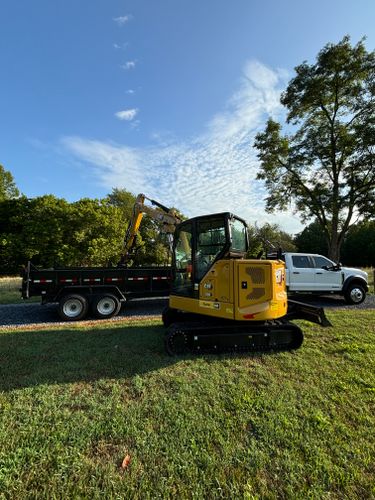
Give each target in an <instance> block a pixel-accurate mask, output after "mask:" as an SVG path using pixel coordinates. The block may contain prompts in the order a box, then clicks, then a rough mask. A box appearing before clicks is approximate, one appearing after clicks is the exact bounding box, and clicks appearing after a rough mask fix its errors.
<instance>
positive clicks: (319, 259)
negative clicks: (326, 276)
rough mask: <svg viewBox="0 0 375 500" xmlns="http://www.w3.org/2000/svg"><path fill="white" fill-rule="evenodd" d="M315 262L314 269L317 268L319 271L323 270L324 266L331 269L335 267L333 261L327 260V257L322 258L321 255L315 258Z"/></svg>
mask: <svg viewBox="0 0 375 500" xmlns="http://www.w3.org/2000/svg"><path fill="white" fill-rule="evenodd" d="M313 261H314V264H315V266H314V267H317V268H319V269H321V268H322V267H323V266H328V267H331V266H334V265H335V264H334V263H333V262H332V261H331V260H329V259H327V258H326V257H322V256H320V255H318V256H315V257H313Z"/></svg>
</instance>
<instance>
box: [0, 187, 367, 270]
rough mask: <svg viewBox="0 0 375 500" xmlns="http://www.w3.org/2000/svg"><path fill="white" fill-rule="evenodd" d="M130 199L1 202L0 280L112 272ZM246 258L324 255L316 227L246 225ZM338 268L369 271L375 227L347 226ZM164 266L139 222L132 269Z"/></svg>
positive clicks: (163, 252)
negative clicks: (28, 268) (276, 251)
mask: <svg viewBox="0 0 375 500" xmlns="http://www.w3.org/2000/svg"><path fill="white" fill-rule="evenodd" d="M134 202H135V196H134V195H133V194H131V193H129V192H127V191H126V190H123V189H114V190H113V191H112V192H111V193H110V194H109V195H108V196H106V197H105V198H102V199H89V198H83V199H81V200H79V201H76V202H72V203H69V202H68V201H66V200H65V199H62V198H57V197H55V196H53V195H45V196H39V197H36V198H31V199H30V198H27V197H26V196H18V197H17V198H6V199H2V200H1V201H0V274H3V275H4V274H7V275H10V274H18V273H19V271H20V269H21V267H22V266H24V265H25V264H26V263H27V262H28V261H29V260H30V261H31V262H32V263H33V264H34V265H36V266H40V267H45V268H49V267H65V266H111V265H114V266H116V265H117V263H118V262H119V261H120V258H121V255H122V246H123V239H124V235H125V232H126V228H127V225H128V222H129V220H130V217H131V213H132V209H133V205H134ZM249 234H250V250H249V257H256V256H259V255H260V254H261V253H262V251H263V256H264V255H265V249H266V248H268V249H271V247H270V246H269V245H270V244H273V245H274V247H276V248H278V247H281V248H282V249H283V250H284V251H302V252H311V253H321V254H323V255H327V253H328V249H327V243H326V240H325V238H324V235H323V234H322V232H321V230H320V226H319V224H318V223H317V222H314V223H312V224H310V225H309V226H307V227H306V228H305V229H304V230H303V231H302V232H301V233H299V234H298V235H297V236H292V235H291V234H289V233H287V232H285V231H283V230H281V229H280V227H279V226H278V225H277V224H267V223H266V224H264V225H262V226H258V227H255V226H251V225H249ZM342 256H343V259H342V260H343V262H344V263H345V264H348V265H357V266H365V265H366V266H374V265H375V221H366V222H362V223H361V224H357V225H355V226H353V227H352V228H351V229H350V231H349V233H348V236H347V238H346V240H345V242H344V244H343V249H342ZM168 263H170V253H169V246H168V244H167V241H166V235H164V234H163V233H162V232H160V228H159V227H158V225H157V223H155V221H153V220H151V219H149V218H148V217H147V216H145V217H144V219H143V222H142V225H141V228H140V231H139V235H138V237H137V251H136V253H135V257H134V259H133V261H132V264H134V265H141V266H142V265H143V266H146V265H165V264H168Z"/></svg>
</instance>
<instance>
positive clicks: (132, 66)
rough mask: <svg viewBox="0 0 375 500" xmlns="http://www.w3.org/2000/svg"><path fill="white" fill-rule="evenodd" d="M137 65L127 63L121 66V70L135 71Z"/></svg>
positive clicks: (131, 62) (130, 62) (132, 62)
mask: <svg viewBox="0 0 375 500" xmlns="http://www.w3.org/2000/svg"><path fill="white" fill-rule="evenodd" d="M135 64H136V62H135V61H126V63H125V64H122V65H121V68H122V69H133V68H135Z"/></svg>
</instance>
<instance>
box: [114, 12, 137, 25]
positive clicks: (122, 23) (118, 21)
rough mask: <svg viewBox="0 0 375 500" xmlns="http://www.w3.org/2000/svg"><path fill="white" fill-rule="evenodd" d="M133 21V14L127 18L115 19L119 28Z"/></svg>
mask: <svg viewBox="0 0 375 500" xmlns="http://www.w3.org/2000/svg"><path fill="white" fill-rule="evenodd" d="M131 19H133V16H132V15H131V14H127V15H126V16H119V17H114V18H113V20H114V21H115V23H117V24H118V25H119V26H124V24H126V23H128V22H129V21H130V20H131Z"/></svg>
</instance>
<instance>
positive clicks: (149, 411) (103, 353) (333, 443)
mask: <svg viewBox="0 0 375 500" xmlns="http://www.w3.org/2000/svg"><path fill="white" fill-rule="evenodd" d="M328 316H329V319H330V320H331V322H332V323H333V324H334V328H329V329H320V328H319V327H317V326H314V325H309V324H308V323H305V322H301V324H302V326H303V329H304V331H305V343H304V344H303V346H302V348H301V349H299V350H298V351H296V352H284V353H273V354H250V355H221V356H204V357H189V356H185V357H183V358H169V357H168V356H166V355H165V354H164V351H163V333H164V329H163V327H162V326H161V324H160V322H159V320H147V321H141V322H140V321H136V320H132V321H131V320H127V321H126V320H124V322H121V323H116V324H113V323H112V324H109V323H107V324H105V323H99V324H98V322H97V323H91V324H89V325H87V324H86V325H85V324H81V325H69V327H68V328H66V327H65V328H64V329H63V328H58V327H56V328H55V329H51V328H49V329H46V328H45V329H16V330H13V331H6V330H3V331H2V332H1V333H0V366H1V368H0V370H1V373H0V375H1V376H0V410H1V411H0V497H1V495H3V496H4V497H5V498H17V499H20V498H26V497H27V498H36V497H38V496H39V497H44V498H45V497H49V498H63V497H64V498H72V497H73V498H99V497H100V498H142V499H147V498H248V499H250V498H307V497H311V498H330V499H331V498H340V499H341V498H361V499H362V498H374V496H375V487H374V484H375V482H374V479H375V477H374V474H375V468H374V467H375V466H374V464H375V437H374V428H375V411H374V410H375V408H374V406H375V405H374V401H375V380H374V373H375V311H340V312H331V311H330V312H328Z"/></svg>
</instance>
